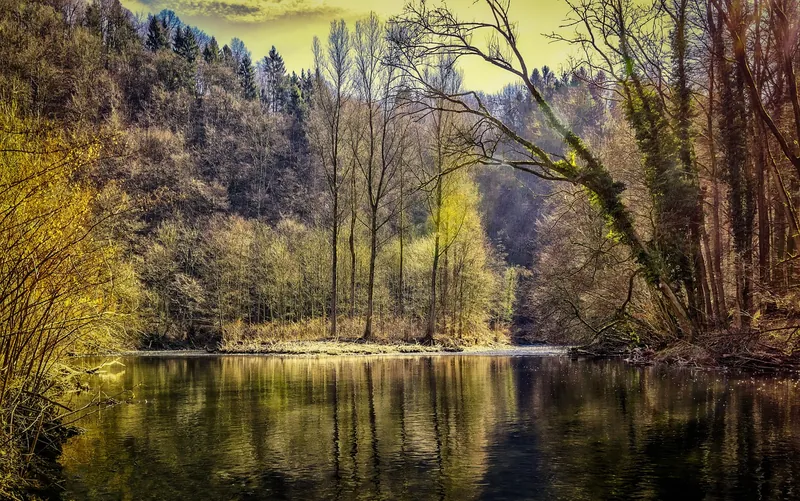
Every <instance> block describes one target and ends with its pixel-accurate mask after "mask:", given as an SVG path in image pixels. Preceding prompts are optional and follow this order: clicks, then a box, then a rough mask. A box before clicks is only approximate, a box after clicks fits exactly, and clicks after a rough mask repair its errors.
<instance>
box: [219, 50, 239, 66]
mask: <svg viewBox="0 0 800 501" xmlns="http://www.w3.org/2000/svg"><path fill="white" fill-rule="evenodd" d="M222 62H223V63H224V64H226V65H228V66H230V67H231V68H234V69H237V70H238V68H239V65H238V64H236V61H235V60H234V58H233V51H231V48H230V47H228V44H225V45H223V46H222Z"/></svg>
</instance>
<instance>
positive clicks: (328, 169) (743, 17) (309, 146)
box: [0, 0, 800, 496]
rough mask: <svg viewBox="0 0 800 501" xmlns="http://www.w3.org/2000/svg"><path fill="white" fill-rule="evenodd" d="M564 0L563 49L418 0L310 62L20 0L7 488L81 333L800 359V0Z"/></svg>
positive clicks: (247, 346)
mask: <svg viewBox="0 0 800 501" xmlns="http://www.w3.org/2000/svg"><path fill="white" fill-rule="evenodd" d="M564 2H566V4H567V6H568V8H569V17H568V18H567V19H566V20H565V22H564V24H563V25H562V26H560V27H552V28H553V29H552V31H551V32H550V33H549V34H548V36H549V38H550V39H551V40H552V42H553V43H560V44H565V45H569V46H570V47H571V48H572V49H573V51H574V53H575V54H576V56H575V57H573V58H571V59H570V60H567V61H564V62H563V65H562V66H561V67H560V68H558V69H553V68H550V67H548V66H541V67H539V66H538V65H537V62H536V59H535V54H523V53H522V51H521V50H520V44H519V42H518V39H519V36H520V34H519V33H518V30H517V27H516V23H515V20H514V19H515V18H514V5H513V3H512V2H510V1H509V0H483V1H482V2H479V3H480V7H481V8H482V9H483V10H482V11H481V12H482V13H483V14H482V16H483V17H481V18H479V19H477V20H470V19H462V18H461V17H460V16H459V15H458V14H457V13H455V12H454V11H453V10H451V9H449V8H448V7H447V5H446V4H444V3H437V2H425V1H419V0H414V1H412V2H411V3H409V4H408V5H407V6H406V7H405V9H404V11H403V13H402V14H400V15H398V16H396V17H393V18H390V19H382V18H380V17H379V16H378V15H377V14H371V15H368V16H365V17H364V18H362V19H360V20H358V21H356V22H354V23H348V22H345V21H344V20H331V23H330V31H329V33H325V34H320V36H319V37H318V38H314V40H313V41H312V40H309V50H310V51H312V52H313V56H314V67H313V68H308V69H305V70H302V71H300V73H299V74H297V73H296V72H289V71H287V63H286V62H285V61H284V60H283V57H282V56H281V54H280V52H279V50H278V48H276V47H277V45H278V43H277V42H278V41H276V45H275V46H272V47H271V49H270V50H269V51H268V55H267V56H265V57H263V58H261V59H260V60H253V58H252V53H251V50H250V49H248V47H246V46H245V44H244V43H243V42H242V41H241V40H240V39H237V38H234V39H232V40H229V41H223V40H217V39H216V38H215V37H214V36H213V34H209V33H205V32H203V31H202V30H200V29H198V28H196V27H193V26H189V25H187V24H185V23H184V22H182V21H181V20H180V18H179V17H178V15H177V14H176V13H175V12H173V11H170V10H164V11H162V12H160V13H158V14H155V15H140V14H133V13H131V12H130V11H128V10H127V9H125V8H124V7H123V6H122V5H121V4H120V3H119V1H118V0H91V1H87V0H0V124H2V125H1V126H0V167H1V168H0V327H1V329H0V333H1V334H0V367H1V369H0V409H1V410H2V433H0V441H1V442H0V443H1V444H2V445H0V454H1V455H0V496H3V495H9V496H10V495H12V493H15V492H19V491H18V489H20V488H23V487H24V486H27V485H29V484H30V485H33V484H35V480H31V478H33V477H35V474H32V473H30V472H32V471H36V470H37V468H38V467H37V466H35V464H32V463H36V461H34V460H32V458H33V457H38V456H42V457H47V455H48V454H50V455H52V454H57V452H58V451H59V450H60V449H59V447H60V445H59V444H60V442H61V441H62V440H63V439H64V437H65V435H66V434H68V429H67V428H65V427H64V426H62V424H61V423H66V422H69V421H70V419H69V417H70V416H71V415H72V413H73V412H75V411H74V410H67V409H65V408H63V407H62V406H61V405H60V404H59V403H58V402H57V397H58V395H60V394H62V393H63V392H64V391H67V389H68V388H70V385H72V384H74V382H73V379H72V378H73V376H74V369H72V368H71V367H70V364H69V357H70V356H72V355H75V354H83V353H103V352H108V351H114V350H125V349H144V350H146V349H175V348H195V349H205V350H207V351H222V352H229V353H231V352H232V353H241V352H263V351H269V350H270V349H271V348H273V347H274V346H275V345H276V344H279V343H292V342H297V341H326V342H333V341H336V342H338V341H342V342H354V343H379V344H392V343H397V344H404V345H421V346H436V347H444V348H447V349H461V348H463V347H465V346H471V345H492V344H498V343H499V344H507V343H521V344H524V343H530V342H542V341H546V342H551V343H559V344H566V345H573V346H579V347H580V348H578V351H580V352H581V353H584V354H593V355H598V354H599V355H613V354H621V353H625V354H626V356H628V357H629V358H630V359H631V360H632V361H633V362H648V361H650V360H652V359H654V358H655V359H657V360H659V361H665V362H674V363H688V362H691V363H695V364H700V365H727V366H735V367H746V368H754V369H780V368H798V367H800V355H798V351H797V350H796V346H797V342H798V338H797V336H796V333H797V331H798V329H800V323H798V320H800V316H799V315H798V313H800V312H799V311H798V310H799V309H800V303H798V301H800V296H798V292H797V291H798V289H797V287H798V283H799V282H798V280H799V279H800V276H799V275H800V266H798V262H797V261H796V258H797V257H798V252H800V230H798V227H800V223H799V222H798V221H800V220H799V219H798V213H797V210H796V206H797V205H798V204H800V94H799V93H798V81H799V80H798V71H799V70H798V68H799V67H800V6H798V3H797V0H648V1H644V2H639V1H632V0H564ZM464 58H477V59H479V60H482V61H483V64H485V65H487V66H493V67H494V68H497V69H499V70H501V71H502V72H504V74H506V75H508V76H509V77H510V78H511V79H513V82H514V83H512V84H509V85H508V86H506V87H505V88H504V89H503V90H502V91H500V92H497V93H487V92H480V91H477V90H474V89H470V88H467V87H465V85H464V79H463V76H464V75H463V71H462V70H461V68H460V62H461V61H462V60H463V59H464ZM26 479H27V480H26ZM21 486H22V487H21Z"/></svg>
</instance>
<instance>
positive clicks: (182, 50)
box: [173, 26, 200, 63]
mask: <svg viewBox="0 0 800 501" xmlns="http://www.w3.org/2000/svg"><path fill="white" fill-rule="evenodd" d="M173 50H174V51H175V53H176V54H178V55H179V56H180V57H182V58H183V59H185V60H187V61H188V62H189V63H194V62H195V61H196V60H197V57H198V56H199V55H200V47H198V45H197V39H196V38H195V36H194V31H192V29H191V28H190V27H189V26H186V27H184V28H183V29H178V30H176V31H175V39H174V41H173Z"/></svg>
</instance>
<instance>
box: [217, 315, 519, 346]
mask: <svg viewBox="0 0 800 501" xmlns="http://www.w3.org/2000/svg"><path fill="white" fill-rule="evenodd" d="M363 326H364V323H363V320H362V319H360V318H342V319H340V320H339V325H338V333H339V336H338V338H337V339H331V338H330V332H329V330H328V329H329V324H328V323H327V322H326V321H325V320H324V319H313V320H308V321H305V322H294V323H277V322H272V323H267V324H245V323H243V322H234V323H230V324H227V325H225V326H224V328H223V329H222V336H221V340H220V342H219V345H218V347H217V350H216V351H219V352H220V353H273V354H320V355H368V354H389V353H433V352H442V351H463V350H465V349H470V348H473V347H484V348H485V347H494V346H508V345H510V339H509V335H508V331H507V330H505V329H504V330H489V329H486V330H483V331H479V332H471V333H468V334H464V335H461V336H448V335H446V334H443V335H437V336H435V338H434V343H433V344H422V343H420V342H419V341H420V339H421V338H422V335H423V330H422V328H421V325H419V324H417V323H414V322H412V321H409V320H407V319H403V318H389V319H382V320H380V321H378V322H376V329H375V334H374V335H373V337H372V338H370V339H369V340H365V339H362V338H361V334H362V332H363Z"/></svg>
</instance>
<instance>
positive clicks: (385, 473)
mask: <svg viewBox="0 0 800 501" xmlns="http://www.w3.org/2000/svg"><path fill="white" fill-rule="evenodd" d="M95 362H96V361H87V363H95ZM122 362H123V363H124V364H125V366H124V367H112V368H110V369H111V370H112V371H114V372H115V374H116V376H115V375H113V374H112V375H106V376H104V377H103V379H100V378H96V379H95V380H94V381H93V382H94V384H95V385H102V387H103V389H104V390H105V391H106V392H107V393H112V392H115V391H118V390H119V389H121V388H132V387H134V386H136V385H140V386H138V387H137V388H136V390H135V393H136V398H135V400H134V403H132V404H126V405H121V406H117V407H114V408H111V409H108V410H106V411H103V412H102V413H98V414H96V415H94V416H92V417H90V418H88V419H86V420H85V421H84V422H83V423H82V425H83V426H84V427H85V428H86V429H87V432H86V433H85V434H84V435H82V436H80V437H77V438H75V439H73V440H72V441H71V442H70V443H69V444H68V445H67V447H66V448H65V451H64V457H63V460H62V463H63V464H64V468H65V475H66V477H67V484H66V485H67V489H68V491H67V493H66V497H67V498H70V499H73V498H74V499H137V500H138V499H159V500H161V499H187V498H191V497H192V496H195V497H196V498H197V499H341V500H350V499H456V500H461V499H587V500H589V499H591V500H594V499H681V500H688V499H790V498H796V497H798V496H800V492H798V481H797V480H796V479H797V478H800V476H798V475H800V428H799V427H798V424H800V416H798V412H799V409H800V407H798V405H796V404H795V397H796V396H797V393H798V387H797V384H798V383H797V380H794V379H789V378H766V379H751V378H750V377H740V376H726V375H724V374H718V373H692V372H690V371H676V370H668V369H659V368H648V369H638V368H633V367H629V366H625V365H623V364H621V363H615V362H599V363H592V362H571V361H569V360H567V359H563V358H530V357H517V358H513V357H458V356H447V357H409V358H354V359H333V358H332V359H303V358H259V357H237V356H229V357H201V358H173V359H161V358H138V359H137V358H132V359H123V360H122Z"/></svg>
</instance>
